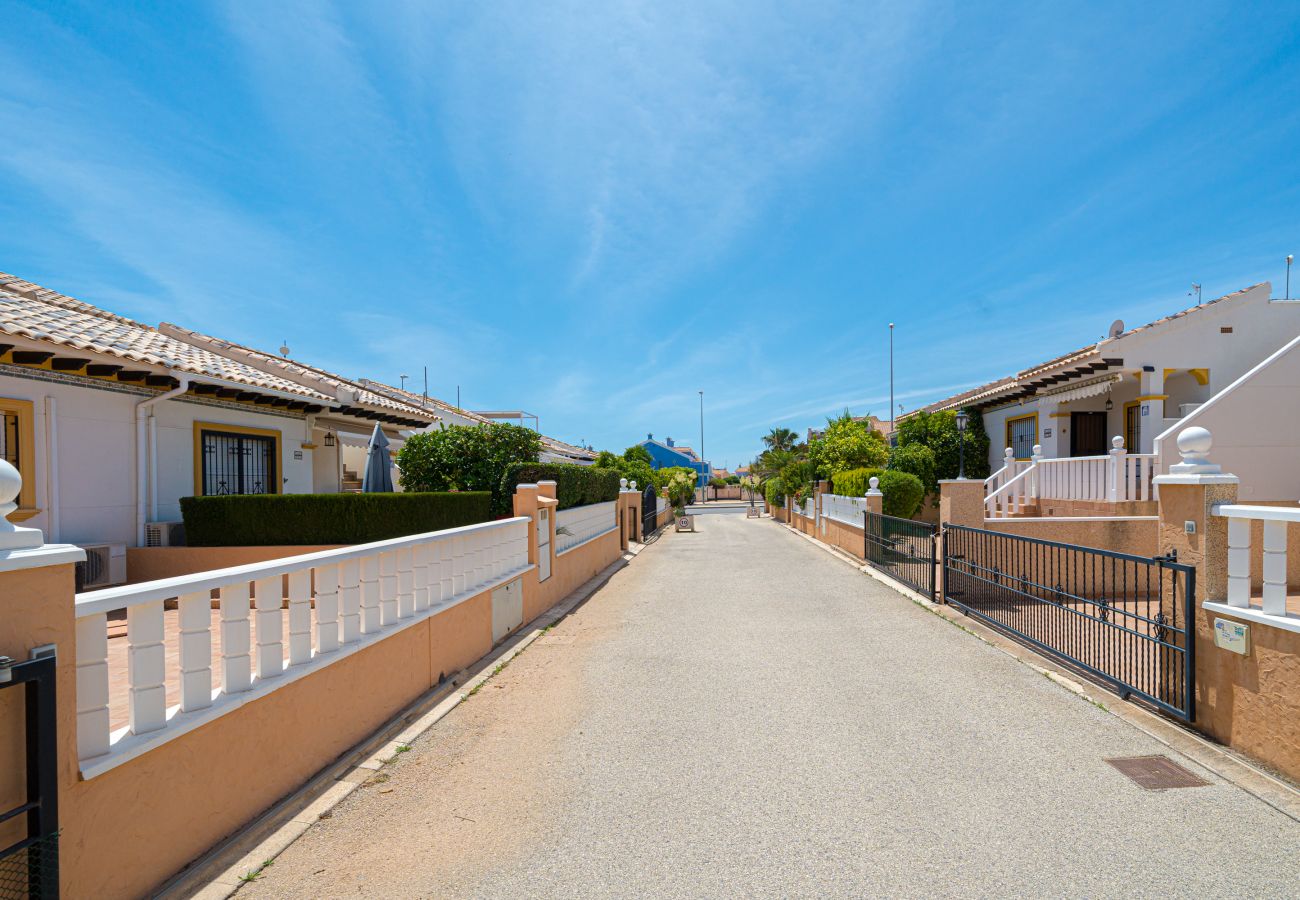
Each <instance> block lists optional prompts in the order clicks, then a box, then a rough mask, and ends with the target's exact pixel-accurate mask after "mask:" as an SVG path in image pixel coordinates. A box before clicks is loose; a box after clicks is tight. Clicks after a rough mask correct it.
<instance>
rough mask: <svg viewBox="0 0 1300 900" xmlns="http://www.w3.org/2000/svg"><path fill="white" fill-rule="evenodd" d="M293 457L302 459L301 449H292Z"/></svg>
mask: <svg viewBox="0 0 1300 900" xmlns="http://www.w3.org/2000/svg"><path fill="white" fill-rule="evenodd" d="M293 458H294V459H302V451H301V450H295V451H293Z"/></svg>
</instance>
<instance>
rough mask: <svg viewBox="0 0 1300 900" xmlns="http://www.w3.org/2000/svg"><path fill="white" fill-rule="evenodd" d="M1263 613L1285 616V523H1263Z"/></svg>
mask: <svg viewBox="0 0 1300 900" xmlns="http://www.w3.org/2000/svg"><path fill="white" fill-rule="evenodd" d="M1263 575H1264V591H1263V595H1264V612H1266V613H1268V614H1269V615H1272V616H1284V615H1286V522H1276V521H1273V520H1266V521H1265V522H1264V566H1263Z"/></svg>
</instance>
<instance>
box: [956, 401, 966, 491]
mask: <svg viewBox="0 0 1300 900" xmlns="http://www.w3.org/2000/svg"><path fill="white" fill-rule="evenodd" d="M967 418H969V417H968V416H967V415H966V411H965V410H964V409H963V410H961V411H959V412H958V413H957V435H958V437H959V438H960V442H959V443H958V445H957V480H958V481H964V480H965V479H966V420H967Z"/></svg>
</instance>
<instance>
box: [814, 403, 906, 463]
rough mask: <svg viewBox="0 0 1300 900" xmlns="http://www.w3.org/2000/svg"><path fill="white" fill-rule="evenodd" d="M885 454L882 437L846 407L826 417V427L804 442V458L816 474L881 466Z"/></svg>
mask: <svg viewBox="0 0 1300 900" xmlns="http://www.w3.org/2000/svg"><path fill="white" fill-rule="evenodd" d="M888 458H889V447H888V445H886V444H885V439H884V438H882V437H881V436H880V433H879V432H876V431H872V430H871V428H870V427H868V426H867V423H866V422H855V421H854V420H853V416H852V415H850V413H849V411H848V410H845V411H844V414H843V415H841V416H839V417H838V418H834V419H827V420H826V430H825V431H824V432H822V434H821V435H820V436H817V437H814V438H813V439H812V440H811V441H809V442H808V459H809V460H811V461H812V464H813V468H814V470H815V472H816V476H817V477H819V478H827V477H829V476H830V475H831V474H832V473H834V472H845V471H849V470H852V469H868V468H875V467H878V466H883V465H885V461H886V460H887V459H888Z"/></svg>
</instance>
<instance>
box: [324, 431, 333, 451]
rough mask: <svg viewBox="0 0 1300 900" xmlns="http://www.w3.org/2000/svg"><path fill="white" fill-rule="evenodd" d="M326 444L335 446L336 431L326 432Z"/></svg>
mask: <svg viewBox="0 0 1300 900" xmlns="http://www.w3.org/2000/svg"><path fill="white" fill-rule="evenodd" d="M325 446H326V447H333V446H334V432H332V431H327V432H325Z"/></svg>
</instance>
